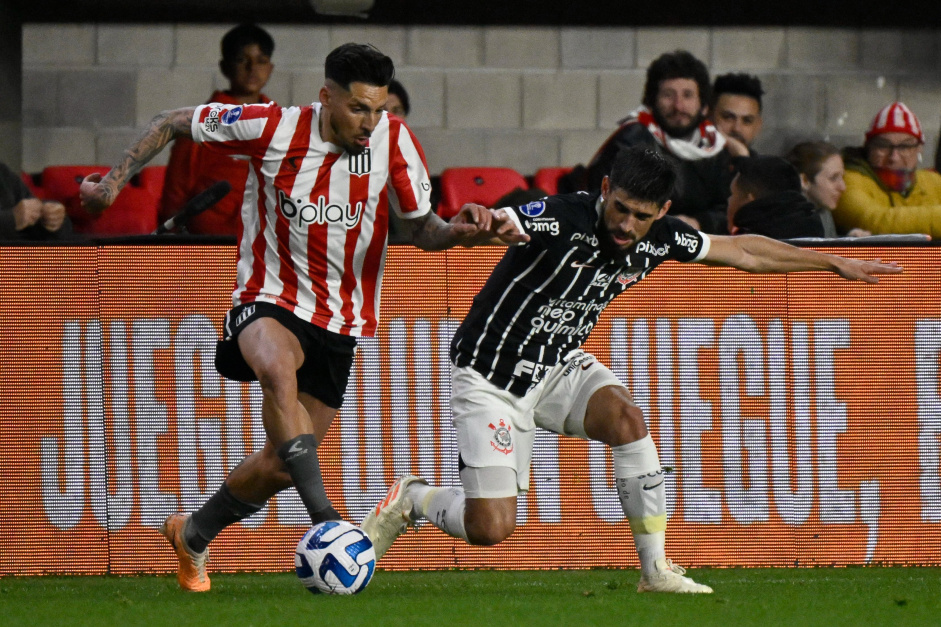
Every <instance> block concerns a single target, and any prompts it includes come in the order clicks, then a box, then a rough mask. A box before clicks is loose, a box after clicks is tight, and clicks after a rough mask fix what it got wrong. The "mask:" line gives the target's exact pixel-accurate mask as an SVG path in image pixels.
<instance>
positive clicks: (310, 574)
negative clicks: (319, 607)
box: [294, 520, 376, 594]
mask: <svg viewBox="0 0 941 627" xmlns="http://www.w3.org/2000/svg"><path fill="white" fill-rule="evenodd" d="M375 569H376V552H375V550H374V549H373V547H372V540H370V539H369V537H368V536H367V535H366V534H365V533H363V531H362V529H360V528H359V527H355V526H353V525H351V524H350V523H348V522H345V521H342V520H331V521H328V522H322V523H320V524H318V525H314V526H313V527H311V528H310V529H308V530H307V533H305V534H304V537H303V538H301V541H300V542H298V543H297V550H296V551H295V552H294V570H295V571H296V572H297V576H298V578H300V580H301V583H302V584H304V587H305V588H307V589H308V590H310V591H311V592H314V593H318V592H325V593H327V594H356V593H357V592H360V591H362V590H363V589H364V588H365V587H366V585H367V584H368V583H369V580H370V579H372V574H373V571H374V570H375Z"/></svg>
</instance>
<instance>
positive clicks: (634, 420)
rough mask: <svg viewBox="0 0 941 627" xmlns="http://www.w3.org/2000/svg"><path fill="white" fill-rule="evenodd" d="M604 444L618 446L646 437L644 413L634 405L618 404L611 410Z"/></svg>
mask: <svg viewBox="0 0 941 627" xmlns="http://www.w3.org/2000/svg"><path fill="white" fill-rule="evenodd" d="M609 427H610V429H609V433H608V436H607V441H606V444H609V445H610V446H620V445H622V444H628V443H629V442H636V441H637V440H639V439H641V438H643V437H644V436H646V435H647V424H646V423H645V422H644V412H643V411H641V409H640V408H639V407H637V406H636V405H629V404H627V403H623V404H619V405H617V406H616V407H615V408H614V409H613V414H612V416H611V419H610V422H609Z"/></svg>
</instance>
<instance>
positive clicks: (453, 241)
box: [407, 203, 529, 250]
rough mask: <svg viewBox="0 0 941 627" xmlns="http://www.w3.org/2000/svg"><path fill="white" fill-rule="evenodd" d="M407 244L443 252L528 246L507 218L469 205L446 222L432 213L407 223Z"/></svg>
mask: <svg viewBox="0 0 941 627" xmlns="http://www.w3.org/2000/svg"><path fill="white" fill-rule="evenodd" d="M407 228H408V229H409V234H410V241H411V243H412V244H414V245H415V246H417V247H418V248H421V249H422V250H444V249H446V248H452V247H454V246H464V247H467V248H470V247H472V246H481V245H485V244H492V245H504V246H506V245H511V244H517V243H522V242H528V241H529V236H528V235H526V234H525V233H522V232H520V230H519V228H518V226H517V224H516V223H515V222H514V221H513V220H512V219H511V218H510V215H509V214H508V213H507V212H506V211H504V210H502V209H497V210H491V209H487V208H486V207H484V206H482V205H475V204H471V203H468V204H466V205H464V206H463V207H461V210H460V211H459V212H458V213H457V214H456V215H455V216H454V217H453V218H451V220H450V221H449V222H445V221H444V220H442V219H441V218H440V217H438V216H437V215H436V214H434V213H429V214H427V215H425V216H423V217H421V218H418V219H416V220H409V221H408V222H407Z"/></svg>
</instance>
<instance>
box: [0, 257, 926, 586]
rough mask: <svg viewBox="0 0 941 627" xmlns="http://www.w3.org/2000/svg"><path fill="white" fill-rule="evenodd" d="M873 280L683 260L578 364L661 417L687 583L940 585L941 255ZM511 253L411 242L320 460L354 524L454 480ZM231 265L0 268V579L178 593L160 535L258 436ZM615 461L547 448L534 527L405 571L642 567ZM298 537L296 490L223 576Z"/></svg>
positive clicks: (677, 550)
mask: <svg viewBox="0 0 941 627" xmlns="http://www.w3.org/2000/svg"><path fill="white" fill-rule="evenodd" d="M833 252H837V253H841V254H846V255H851V256H853V255H855V256H861V257H866V258H877V257H878V258H882V259H892V260H896V261H898V262H900V263H901V264H902V265H903V266H904V267H905V270H906V271H905V274H903V275H900V276H893V277H887V278H884V279H883V280H882V282H881V283H880V284H879V285H865V284H861V283H848V282H845V281H842V280H841V279H839V278H838V277H836V276H834V275H831V274H826V273H802V274H794V275H788V276H778V275H749V274H745V273H742V272H738V271H735V270H730V269H716V268H707V267H704V266H698V265H695V264H687V265H680V264H676V263H668V264H665V265H664V266H663V267H661V268H660V269H658V270H657V271H656V272H654V273H653V274H652V275H651V276H650V277H648V278H647V279H645V280H644V281H643V282H641V283H640V284H638V285H636V286H634V287H632V288H631V289H630V290H629V291H628V292H627V294H625V295H623V296H621V297H620V298H619V299H617V300H615V301H614V302H613V303H612V305H611V306H609V307H608V309H607V310H606V312H605V314H604V315H603V316H602V319H601V321H600V323H599V324H598V325H597V326H596V328H595V329H594V330H593V332H592V336H591V338H590V340H589V342H588V343H587V344H586V348H587V349H588V350H589V351H591V352H593V353H594V354H595V355H597V356H598V357H599V358H600V359H601V360H602V361H603V362H605V363H606V364H608V365H609V367H611V369H612V370H613V371H614V372H615V374H616V375H618V377H620V378H621V379H622V381H624V382H625V384H626V385H627V386H628V387H629V388H630V390H631V392H632V394H633V395H634V398H635V400H636V401H637V403H638V405H639V406H640V407H641V408H642V409H643V410H644V412H645V415H646V417H647V420H648V424H649V426H650V430H651V433H652V435H653V437H654V440H655V441H656V442H657V444H658V447H659V451H660V458H661V462H662V463H663V464H664V465H666V466H670V467H672V468H673V469H674V471H673V472H672V473H671V474H670V475H669V476H668V486H669V489H668V513H669V525H668V529H667V544H668V554H669V555H670V556H671V557H672V558H673V559H675V560H676V561H677V562H678V563H681V564H684V565H687V566H703V565H719V566H732V565H745V566H772V565H773V566H794V565H797V566H814V565H830V564H836V565H846V564H869V563H873V564H916V563H917V564H928V563H930V564H938V563H941V476H939V475H941V438H939V435H941V387H939V380H938V379H939V372H938V366H939V357H941V297H939V295H938V289H937V286H938V285H939V278H941V277H939V276H938V274H939V271H938V270H937V268H938V267H939V265H941V264H939V261H941V249H937V248H933V247H924V248H884V249H875V248H853V249H835V250H833ZM499 254H500V251H499V250H470V251H468V250H456V251H448V252H443V253H423V252H420V251H417V250H414V249H409V248H404V247H394V248H392V249H390V251H389V258H388V261H387V265H386V276H385V281H384V284H383V289H384V295H383V307H382V318H381V325H380V329H379V335H378V337H377V338H376V339H374V340H364V341H361V343H360V347H359V350H358V354H357V358H356V361H355V366H354V372H353V375H352V377H351V380H350V386H349V389H348V391H347V397H346V403H345V404H344V407H343V409H342V410H341V413H340V416H339V418H338V420H337V421H336V423H335V424H334V426H333V428H332V429H331V432H330V434H329V435H328V437H327V439H326V441H325V442H324V443H323V444H322V446H321V450H320V456H321V465H322V467H323V469H324V474H325V477H326V483H327V490H328V493H329V494H330V496H331V498H332V499H333V501H334V503H335V505H336V506H337V508H338V510H339V511H340V512H341V513H343V514H344V515H345V516H346V517H347V518H348V519H349V520H351V521H353V522H359V521H360V520H361V519H362V517H363V516H364V515H365V514H366V512H367V511H368V509H369V508H370V507H372V506H373V505H374V504H375V503H376V502H377V501H378V500H379V499H380V497H381V496H382V495H383V494H384V492H385V489H386V487H387V486H388V484H389V483H391V481H392V480H393V479H394V478H395V477H396V476H397V475H399V474H402V473H405V472H412V473H417V474H420V475H422V476H425V477H426V478H428V479H429V480H430V481H432V482H433V483H437V484H457V483H458V480H457V451H456V447H455V438H454V434H453V430H452V428H451V425H450V411H449V407H448V397H449V393H450V378H449V375H450V364H449V361H448V358H447V347H448V342H449V340H450V336H451V334H452V332H453V330H454V328H455V327H456V325H457V324H458V323H459V322H460V320H461V317H462V316H463V315H464V313H466V311H467V309H468V308H469V306H470V303H471V300H472V298H473V296H474V294H476V292H477V290H478V289H479V287H480V286H481V285H482V283H483V281H484V280H485V279H486V277H487V275H488V273H489V271H490V269H491V268H492V267H493V265H494V264H495V263H496V261H497V259H498V258H499ZM234 262H235V250H234V248H233V247H226V246H193V245H191V246H136V247H135V246H99V247H94V246H87V247H6V248H0V264H2V267H3V268H4V276H3V278H2V279H0V369H2V372H3V376H2V377H0V476H2V477H3V482H2V484H0V575H3V574H40V573H88V574H101V573H119V574H120V573H137V572H150V573H163V572H170V571H171V570H172V569H173V568H174V563H175V561H174V557H173V554H172V552H171V551H170V549H169V548H168V547H167V546H166V543H165V541H164V540H163V538H162V537H161V536H160V535H159V533H158V529H159V526H160V524H161V523H162V521H163V519H164V518H165V517H166V516H167V515H168V514H170V513H173V512H175V511H179V510H186V511H190V510H192V509H195V508H196V507H198V506H199V504H201V503H202V502H203V501H204V500H205V499H206V498H208V496H209V495H210V494H212V493H213V491H214V490H215V489H216V488H217V487H218V485H219V483H220V482H221V481H222V479H223V478H224V477H225V475H226V473H227V472H228V471H229V470H230V469H231V468H232V467H233V466H234V465H235V464H236V463H238V461H239V460H240V459H241V458H242V457H244V456H245V455H246V454H248V453H250V452H252V451H254V450H256V449H257V448H259V447H260V446H261V443H262V442H263V439H264V433H263V431H262V429H261V419H260V393H259V391H258V389H257V386H252V385H246V384H240V383H234V382H231V381H226V380H224V379H222V378H221V377H220V376H219V375H218V374H217V373H216V372H215V370H214V368H213V354H214V347H215V341H216V338H217V336H218V335H219V333H220V331H221V323H222V319H223V316H224V314H225V312H226V311H227V309H228V308H229V306H230V296H229V295H230V291H231V287H232V283H233V280H234V266H235V263H234ZM611 475H612V473H611V462H610V454H609V452H608V451H607V450H606V449H605V448H604V447H602V446H599V445H594V444H589V443H587V442H584V441H580V440H575V439H570V438H564V437H559V436H556V435H554V434H549V433H540V434H539V435H538V436H537V440H536V447H535V455H534V461H533V471H532V484H531V490H530V492H529V493H528V494H527V495H526V496H525V497H523V498H521V499H520V506H519V510H518V522H519V525H518V527H517V531H516V533H515V534H514V535H513V537H511V538H510V539H509V540H507V541H506V542H504V543H502V544H501V545H499V546H498V547H491V548H480V547H469V546H466V545H464V544H463V543H460V542H457V541H454V540H452V539H450V538H448V537H446V536H445V535H444V534H442V533H441V532H439V531H438V530H437V529H434V528H433V527H432V526H430V525H427V524H425V525H420V526H419V528H418V529H417V530H414V531H410V532H409V533H408V534H407V535H406V536H404V537H403V538H401V539H400V540H399V541H398V542H397V543H396V545H395V546H394V547H393V548H392V550H391V551H390V552H389V553H388V555H387V556H386V557H385V558H384V559H383V561H382V564H381V565H382V566H383V567H384V568H389V569H441V568H527V569H529V568H590V567H636V565H637V558H636V554H635V552H634V548H633V543H632V541H631V538H630V532H629V529H628V525H627V522H626V521H625V519H624V515H623V513H622V512H621V509H620V505H619V503H618V500H617V496H616V494H615V492H614V489H613V479H612V476H611ZM306 526H307V517H306V513H305V512H304V510H303V507H302V506H301V504H300V501H299V499H298V497H297V496H296V494H295V493H294V492H293V490H291V491H287V492H284V493H282V494H280V495H278V497H276V498H275V499H273V500H272V501H271V502H270V503H269V505H268V506H267V507H266V508H265V509H264V510H262V511H261V512H259V513H258V514H256V515H255V516H253V517H252V518H250V519H248V520H246V521H243V522H242V523H239V524H237V525H235V526H233V527H232V528H230V529H227V530H226V531H224V532H223V534H222V535H220V536H219V538H217V540H216V541H215V542H214V543H213V545H212V569H213V570H216V571H246V570H248V571H250V570H261V571H270V570H287V569H290V568H291V567H292V559H293V546H294V544H295V543H296V542H297V540H298V539H299V538H300V537H301V535H302V534H303V532H304V531H305V529H306Z"/></svg>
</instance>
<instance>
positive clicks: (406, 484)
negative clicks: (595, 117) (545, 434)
mask: <svg viewBox="0 0 941 627" xmlns="http://www.w3.org/2000/svg"><path fill="white" fill-rule="evenodd" d="M675 181H676V171H675V169H674V166H673V165H672V164H671V163H670V162H668V161H667V160H666V159H664V157H663V156H662V155H660V154H659V153H658V152H656V151H654V150H651V149H649V148H645V147H635V148H628V149H625V150H623V151H621V153H620V154H619V155H618V157H617V158H616V159H615V162H614V165H613V167H612V171H611V173H610V175H609V176H606V177H605V178H604V180H603V182H602V185H601V193H600V194H598V193H594V194H588V193H585V192H580V193H577V194H569V195H562V196H552V197H549V198H546V199H545V200H541V201H537V202H531V203H529V204H527V205H524V206H522V207H518V208H515V209H510V208H507V209H504V211H507V212H509V213H510V214H511V215H512V216H513V219H514V220H517V223H518V225H519V228H520V230H521V231H523V232H524V233H526V234H528V235H529V236H530V237H531V239H530V241H529V243H526V244H523V245H519V246H514V247H511V248H509V249H508V250H507V252H506V254H505V255H504V256H503V259H502V260H501V261H500V263H499V264H498V265H497V266H496V268H495V269H494V271H493V273H492V274H491V275H490V278H489V279H488V280H487V282H486V283H485V285H484V287H483V288H482V289H481V291H480V293H479V294H478V295H477V296H476V297H475V299H474V303H473V305H472V306H471V309H470V312H469V313H468V314H467V317H466V318H465V319H464V321H463V323H462V324H461V325H460V327H459V328H458V330H457V332H456V333H455V335H454V339H453V341H452V343H451V358H452V360H453V362H454V366H455V369H454V372H453V387H452V399H451V409H452V413H453V420H454V426H455V429H456V431H457V445H458V452H459V460H458V468H459V472H460V477H461V484H462V485H463V489H461V488H436V487H432V486H430V485H428V484H427V483H426V482H425V481H424V480H423V479H420V478H418V477H415V476H412V475H408V476H405V477H401V478H399V480H398V481H396V482H395V483H394V484H393V485H392V487H391V488H390V489H389V491H388V493H387V495H386V497H385V498H384V499H383V500H382V502H380V503H379V505H377V506H376V507H375V508H374V509H373V510H372V511H371V512H370V513H369V514H368V515H367V517H366V519H365V520H364V521H363V525H362V526H363V529H364V530H365V531H366V532H367V533H368V534H369V535H370V537H371V538H372V540H373V545H374V546H375V549H376V554H377V556H380V557H381V555H382V554H384V553H385V552H386V550H388V548H389V547H390V546H391V544H392V542H393V541H394V540H395V538H396V537H397V536H398V535H400V534H401V533H404V532H405V530H406V529H407V525H409V524H412V523H413V522H414V521H415V520H417V519H418V518H421V517H425V518H427V519H428V520H429V521H430V522H431V523H432V524H434V525H435V526H436V527H438V528H439V529H441V530H443V531H444V532H445V533H447V534H449V535H451V536H454V537H457V538H462V539H464V540H466V541H467V542H469V543H471V544H476V545H493V544H497V543H498V542H501V541H503V540H504V539H506V538H508V537H509V536H510V534H512V533H513V531H514V529H515V527H516V499H517V495H518V494H519V493H521V492H525V491H526V490H528V489H529V465H530V458H531V456H532V447H533V441H534V436H535V430H536V427H541V428H543V429H546V430H548V431H552V432H555V433H559V434H564V435H569V436H574V437H579V438H590V439H592V440H595V441H598V442H602V443H604V444H607V445H608V446H610V447H611V452H612V458H613V462H614V476H615V483H616V486H617V493H618V498H619V500H620V502H621V507H622V509H623V511H624V514H625V516H626V518H627V520H628V523H629V525H630V529H631V533H632V535H633V537H634V544H635V546H636V548H637V552H638V556H639V558H640V565H641V579H640V583H639V584H638V591H640V592H680V593H709V592H712V588H710V587H709V586H706V585H702V584H699V583H696V582H695V581H693V580H692V579H690V578H689V577H685V576H683V575H684V572H685V571H684V570H683V569H682V568H681V567H679V566H677V565H674V564H673V563H672V562H671V561H670V560H669V559H667V557H666V555H665V550H664V547H665V532H666V522H667V516H666V493H665V490H664V476H663V469H662V468H661V466H660V460H659V456H658V454H657V449H656V446H655V445H654V442H653V440H652V439H651V437H650V434H649V433H648V432H647V427H646V425H645V422H644V417H643V413H642V411H641V410H640V408H639V407H637V405H636V404H635V403H634V401H633V399H632V398H631V395H630V393H629V392H628V390H627V388H626V387H625V386H624V385H623V384H622V383H621V382H620V381H619V380H618V379H617V377H615V376H614V374H613V373H612V372H611V371H610V370H608V368H606V367H605V366H604V365H603V364H601V363H599V362H598V361H597V360H596V359H595V358H594V356H592V355H591V354H589V353H587V352H585V351H583V350H581V349H580V346H581V345H582V343H583V342H584V341H585V339H586V338H587V337H588V334H589V332H590V331H591V329H592V328H593V327H594V326H595V324H596V323H597V321H598V317H599V315H600V314H601V312H602V311H603V310H604V308H605V307H606V306H607V304H608V303H610V302H611V301H612V300H613V299H614V298H615V297H616V296H618V295H619V294H621V293H622V292H624V290H626V289H627V288H629V287H630V286H632V285H634V284H636V283H637V282H638V281H640V280H642V279H643V278H644V277H646V276H647V275H648V274H649V273H650V272H652V271H653V270H654V269H655V268H656V267H657V266H658V265H660V264H661V263H663V262H664V261H667V260H670V259H673V260H676V261H681V262H698V263H703V264H710V265H719V266H731V267H735V268H739V269H741V270H746V271H749V272H793V271H801V270H828V271H831V272H835V273H837V274H839V275H840V276H841V277H843V278H845V279H849V280H861V281H867V282H870V283H874V282H877V280H878V279H877V277H876V275H878V274H895V273H898V272H901V271H902V269H901V268H900V267H898V266H897V265H896V264H894V263H893V264H883V263H879V262H877V261H862V260H857V259H847V258H843V257H838V256H835V255H828V254H823V253H818V252H815V251H811V250H804V249H801V248H796V247H794V246H790V245H788V244H784V243H783V242H777V241H775V240H771V239H768V238H765V237H761V236H757V235H740V236H735V237H730V236H725V237H722V236H713V235H706V234H704V233H702V232H700V231H697V230H696V229H694V228H692V227H691V226H689V225H688V224H686V223H685V222H682V221H681V220H679V219H677V218H674V217H672V216H667V215H666V213H667V211H668V209H669V208H670V200H669V198H670V195H671V193H673V188H674V183H675Z"/></svg>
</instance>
